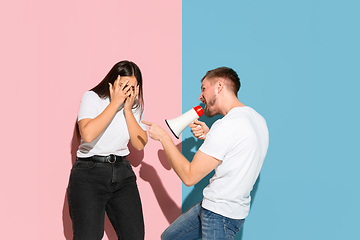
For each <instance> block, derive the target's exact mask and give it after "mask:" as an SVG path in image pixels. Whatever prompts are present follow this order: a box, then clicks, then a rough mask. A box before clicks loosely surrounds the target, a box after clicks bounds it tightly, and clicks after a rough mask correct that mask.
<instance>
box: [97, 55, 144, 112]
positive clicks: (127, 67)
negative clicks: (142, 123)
mask: <svg viewBox="0 0 360 240" xmlns="http://www.w3.org/2000/svg"><path fill="white" fill-rule="evenodd" d="M119 75H120V76H121V77H123V76H125V77H128V76H129V77H131V76H134V77H135V78H136V80H137V82H138V86H139V95H138V101H135V105H134V106H133V108H138V107H140V109H141V112H143V110H144V98H143V81H142V75H141V71H140V68H139V67H138V66H137V65H136V64H135V63H133V62H131V61H127V60H124V61H121V62H118V63H116V64H115V65H114V66H113V67H112V68H111V70H110V71H109V73H108V74H107V75H106V76H105V78H104V79H103V80H102V81H101V82H100V83H99V84H98V85H97V86H96V87H94V88H92V89H91V90H90V91H94V92H95V93H96V94H97V95H98V96H99V97H100V98H102V99H105V98H110V91H109V83H111V84H112V85H114V82H115V80H116V79H117V77H118V76H119Z"/></svg>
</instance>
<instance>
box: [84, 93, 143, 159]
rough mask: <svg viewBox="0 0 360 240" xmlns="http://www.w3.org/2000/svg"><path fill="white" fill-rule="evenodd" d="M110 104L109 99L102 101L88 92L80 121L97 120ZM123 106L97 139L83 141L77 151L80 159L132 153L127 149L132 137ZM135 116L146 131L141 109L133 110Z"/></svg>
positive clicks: (94, 94)
mask: <svg viewBox="0 0 360 240" xmlns="http://www.w3.org/2000/svg"><path fill="white" fill-rule="evenodd" d="M109 103H110V100H109V98H106V99H101V98H100V97H99V96H98V95H97V94H96V93H95V92H93V91H88V92H86V93H85V94H84V95H83V97H82V99H81V103H80V108H79V114H78V121H80V120H81V119H85V118H91V119H94V118H96V117H97V116H99V115H100V113H102V112H103V111H104V110H105V108H106V107H107V106H108V105H109ZM123 106H124V105H121V106H120V107H119V109H118V111H117V113H116V114H115V116H114V118H113V119H112V120H111V122H110V124H109V125H108V126H107V127H106V129H105V130H104V131H103V132H102V133H101V134H100V135H99V136H98V137H97V138H96V139H94V140H93V141H92V142H90V143H86V142H84V141H83V140H82V139H81V144H80V146H79V149H78V151H77V156H78V157H91V156H94V155H100V156H107V155H109V154H115V155H118V156H126V155H128V154H129V153H130V152H129V149H128V147H127V145H128V142H129V140H130V136H129V132H128V128H127V125H126V120H125V115H124V108H123ZM133 114H134V117H135V119H136V120H137V122H138V123H139V125H140V127H141V128H142V129H144V130H146V128H145V125H144V124H142V123H141V122H140V121H141V120H142V119H141V111H140V107H138V108H136V109H133Z"/></svg>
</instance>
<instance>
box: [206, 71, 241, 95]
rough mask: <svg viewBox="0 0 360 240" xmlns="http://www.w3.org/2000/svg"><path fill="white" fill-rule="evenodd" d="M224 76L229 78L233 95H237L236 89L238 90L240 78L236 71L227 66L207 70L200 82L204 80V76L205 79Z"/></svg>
mask: <svg viewBox="0 0 360 240" xmlns="http://www.w3.org/2000/svg"><path fill="white" fill-rule="evenodd" d="M219 77H221V78H225V79H228V80H230V83H231V84H230V86H229V87H230V88H231V89H232V90H233V92H234V93H235V95H237V93H238V91H239V90H240V86H241V83H240V78H239V76H238V75H237V73H236V72H235V71H234V70H233V69H231V68H228V67H219V68H215V69H213V70H209V71H208V72H207V73H206V75H205V76H204V77H203V78H202V79H201V82H202V81H204V79H205V78H207V79H214V78H219Z"/></svg>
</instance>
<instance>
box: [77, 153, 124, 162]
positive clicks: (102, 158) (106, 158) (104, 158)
mask: <svg viewBox="0 0 360 240" xmlns="http://www.w3.org/2000/svg"><path fill="white" fill-rule="evenodd" d="M76 160H79V161H92V162H99V163H115V162H122V161H125V160H126V156H116V155H114V154H110V155H108V156H99V155H94V156H92V157H86V158H82V157H77V158H76Z"/></svg>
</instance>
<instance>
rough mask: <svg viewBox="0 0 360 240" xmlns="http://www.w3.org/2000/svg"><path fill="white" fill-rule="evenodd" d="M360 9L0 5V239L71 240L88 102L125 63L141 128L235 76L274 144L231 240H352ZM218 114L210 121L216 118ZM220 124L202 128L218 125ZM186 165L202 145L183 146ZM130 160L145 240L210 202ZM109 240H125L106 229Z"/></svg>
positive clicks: (163, 167)
mask: <svg viewBox="0 0 360 240" xmlns="http://www.w3.org/2000/svg"><path fill="white" fill-rule="evenodd" d="M359 8H360V4H359V3H358V2H357V1H355V0H352V1H351V0H345V1H338V0H329V1H325V0H324V1H321V0H315V1H309V0H305V1H280V0H275V1H264V0H258V1H229V0H225V1H204V0H201V1H200V0H199V1H190V0H184V1H180V0H174V1H165V0H157V1H156V0H155V1H145V0H135V1H121V0H107V1H84V0H76V1H74V0H72V1H70V0H63V1H45V0H35V1H26V0H15V1H2V2H1V3H0V27H1V29H0V30H1V40H0V42H1V44H0V51H1V54H0V63H1V71H0V78H1V86H2V93H1V95H0V97H1V109H2V114H1V133H2V139H1V142H2V143H1V160H2V167H1V170H0V182H1V192H2V193H1V204H0V210H1V217H0V221H1V222H0V226H1V235H2V237H1V238H2V239H23V238H26V239H46V240H47V239H71V221H70V218H69V214H68V209H67V208H68V206H67V199H66V194H65V193H66V187H67V183H68V177H69V171H70V169H71V165H72V162H73V161H74V156H75V152H76V147H77V144H78V143H77V138H76V134H75V132H74V126H75V121H76V116H77V111H78V107H79V101H80V99H81V96H82V94H83V93H84V92H85V91H87V90H88V89H90V88H92V87H93V86H94V85H95V84H97V83H98V82H99V81H100V80H102V78H103V77H104V76H105V74H106V73H107V72H108V71H109V70H110V68H111V67H112V66H113V65H114V64H115V63H116V62H118V61H120V60H123V59H129V60H133V61H134V62H136V63H137V64H138V65H139V66H140V68H141V70H142V72H143V77H144V85H145V86H144V95H145V113H144V116H145V119H146V120H148V121H153V122H156V123H158V124H160V125H161V126H163V127H164V128H165V129H167V128H166V126H165V122H164V119H165V118H167V119H171V118H174V117H177V116H179V115H181V114H182V113H183V112H185V111H187V110H189V109H190V108H191V107H193V106H196V105H198V104H200V102H199V101H198V96H199V94H200V79H201V78H202V77H203V76H204V74H205V73H206V71H208V70H210V69H213V68H216V67H219V66H229V67H232V68H233V69H235V70H236V71H237V72H238V74H239V76H240V78H241V83H242V87H241V89H240V93H239V98H240V100H241V101H242V102H243V103H244V104H246V105H249V106H251V107H253V108H254V109H256V110H257V111H258V112H259V113H260V114H262V115H263V116H264V117H265V119H266V120H267V123H268V127H269V131H270V146H269V151H268V155H267V157H266V159H265V162H264V166H263V169H262V171H261V174H260V177H259V179H258V181H257V184H256V185H255V188H254V190H253V192H252V197H253V204H252V208H251V212H250V215H249V216H248V218H247V220H246V222H245V224H244V228H243V230H242V231H241V232H240V233H239V234H238V235H237V237H236V239H237V240H239V239H242V240H250V239H254V240H258V239H274V240H285V239H286V240H287V239H294V240H297V239H316V240H317V239H327V240H335V239H355V238H357V237H358V236H359V234H358V231H357V226H358V224H359V220H358V216H359V214H360V207H359V205H358V202H359V200H360V192H359V190H358V189H359V187H358V185H359V183H360V177H359V174H358V169H359V166H360V163H359V160H360V157H359V154H358V152H359V145H360V140H359V134H360V129H359V118H360V114H359V110H360V109H359V103H360V97H359V87H360V83H359V80H360V74H359V67H360V57H359V56H360V47H359V42H360V34H359V23H360V16H359V14H358V12H359ZM217 118H218V117H216V118H215V119H217ZM215 119H208V118H205V117H202V118H201V120H203V121H206V122H207V123H208V124H209V125H211V124H212V123H213V122H214V120H215ZM174 141H175V142H176V144H177V145H178V146H179V148H180V149H182V152H183V154H184V155H185V156H187V157H188V158H191V157H192V156H193V155H194V153H195V152H196V150H197V149H198V147H199V146H200V145H201V141H197V140H195V139H194V138H192V137H191V132H190V130H189V129H186V130H185V131H184V132H183V134H182V139H180V140H176V139H174ZM130 161H131V163H132V165H133V168H134V171H135V172H136V174H137V176H138V185H139V189H140V194H141V198H142V203H143V210H144V217H145V227H146V239H147V240H155V239H159V236H160V234H161V232H162V231H163V230H164V229H165V228H166V227H167V226H168V225H169V223H170V222H172V221H173V220H174V219H175V218H176V217H177V216H178V215H179V214H180V213H181V212H182V211H185V210H186V209H187V208H188V207H190V206H191V205H193V204H195V203H196V202H197V201H200V200H201V194H202V192H201V191H202V188H203V187H205V186H206V185H207V181H208V178H206V179H205V180H204V181H201V182H200V183H199V184H197V185H196V186H194V187H190V188H187V187H185V186H183V185H182V183H181V182H180V180H179V179H178V178H177V176H176V175H175V173H174V172H173V170H172V169H170V166H169V164H168V163H167V161H166V158H165V155H164V153H163V151H162V150H161V145H160V144H159V143H158V142H154V141H152V140H150V141H149V143H148V145H147V146H146V148H145V150H144V151H142V152H137V153H135V152H133V153H132V154H131V155H130ZM104 239H110V240H113V239H116V236H115V233H114V231H113V230H112V227H111V225H110V223H109V222H108V221H107V222H106V226H105V235H104Z"/></svg>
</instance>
